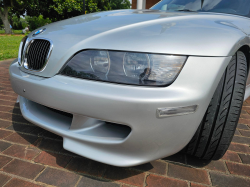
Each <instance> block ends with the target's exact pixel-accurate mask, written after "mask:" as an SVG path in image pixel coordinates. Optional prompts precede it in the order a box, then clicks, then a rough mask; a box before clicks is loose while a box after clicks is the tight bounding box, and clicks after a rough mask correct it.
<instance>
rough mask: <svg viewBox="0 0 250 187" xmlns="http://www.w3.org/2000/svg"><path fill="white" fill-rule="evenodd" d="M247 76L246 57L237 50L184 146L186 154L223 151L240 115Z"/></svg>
mask: <svg viewBox="0 0 250 187" xmlns="http://www.w3.org/2000/svg"><path fill="white" fill-rule="evenodd" d="M246 79H247V60H246V56H245V55H244V53H243V52H241V51H238V52H237V53H236V54H235V55H234V56H233V57H232V59H231V61H230V63H229V65H228V67H227V69H226V71H225V72H224V74H223V76H222V78H221V80H220V83H219V85H218V86H217V89H216V91H215V93H214V95H213V98H212V100H211V102H210V104H209V106H208V109H207V111H206V113H205V115H204V117H203V120H202V122H201V124H200V126H199V128H198V129H197V131H196V133H195V135H194V136H193V138H192V140H191V141H190V142H189V144H188V145H187V146H186V149H185V152H186V153H187V154H190V155H193V156H196V157H199V158H201V159H208V160H218V159H220V158H221V157H222V156H223V155H224V154H225V152H226V151H227V149H228V147H229V145H230V143H231V141H232V138H233V136H234V132H235V129H236V126H237V123H238V120H239V117H240V113H241V107H242V104H243V101H244V94H245V87H246Z"/></svg>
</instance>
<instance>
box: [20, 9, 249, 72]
mask: <svg viewBox="0 0 250 187" xmlns="http://www.w3.org/2000/svg"><path fill="white" fill-rule="evenodd" d="M239 20H240V23H241V25H237V24H235V23H238V22H239ZM244 22H246V19H245V18H244V17H241V16H231V15H225V14H216V13H197V12H163V11H157V10H117V11H107V12H100V13H93V14H88V15H83V16H78V17H74V18H71V19H67V20H63V21H59V22H55V23H52V24H50V25H45V26H44V27H42V28H46V30H45V31H44V32H43V33H41V34H39V35H37V36H34V37H33V36H32V35H33V34H34V33H35V32H36V31H37V30H35V31H34V32H32V33H30V34H29V37H31V38H40V37H41V38H47V39H50V40H51V41H52V42H53V51H52V54H51V57H50V60H49V62H48V65H47V67H46V68H45V69H44V71H43V72H32V71H29V73H32V74H37V75H39V76H44V77H51V76H53V75H55V74H56V73H58V72H59V71H60V69H61V68H62V66H63V65H64V64H65V63H66V62H67V60H68V59H69V58H70V57H72V55H74V54H75V53H77V52H78V51H80V50H84V49H109V50H124V51H136V52H149V53H162V54H178V55H195V56H228V55H231V54H230V53H231V51H232V48H233V44H235V43H237V42H240V41H241V40H242V39H243V38H244V37H246V34H245V32H247V31H245V30H244V29H246V28H244ZM245 25H247V24H245ZM23 70H24V71H27V70H25V69H23Z"/></svg>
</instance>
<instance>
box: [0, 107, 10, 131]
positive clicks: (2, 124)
mask: <svg viewBox="0 0 250 187" xmlns="http://www.w3.org/2000/svg"><path fill="white" fill-rule="evenodd" d="M0 107H1V106H0ZM11 125H12V123H11V122H10V121H5V120H1V119H0V128H6V127H9V126H11Z"/></svg>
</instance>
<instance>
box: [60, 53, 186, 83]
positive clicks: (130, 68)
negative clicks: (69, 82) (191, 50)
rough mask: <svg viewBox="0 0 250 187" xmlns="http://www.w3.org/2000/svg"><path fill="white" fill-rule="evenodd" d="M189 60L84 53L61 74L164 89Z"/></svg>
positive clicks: (179, 57) (153, 56) (163, 56)
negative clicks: (162, 87)
mask: <svg viewBox="0 0 250 187" xmlns="http://www.w3.org/2000/svg"><path fill="white" fill-rule="evenodd" d="M186 59H187V57H186V56H173V55H163V54H149V53H134V52H120V51H119V52H118V51H107V50H85V51H81V52H79V53H77V54H76V55H75V56H74V57H73V58H72V59H70V61H69V62H68V63H67V64H66V66H65V67H64V68H63V69H62V71H61V74H63V75H67V76H72V77H79V78H84V79H92V80H100V81H106V82H114V83H123V84H134V85H149V86H161V85H169V84H171V83H172V82H173V81H174V80H175V79H176V77H177V76H178V74H179V73H180V71H181V69H182V67H183V65H184V63H185V61H186Z"/></svg>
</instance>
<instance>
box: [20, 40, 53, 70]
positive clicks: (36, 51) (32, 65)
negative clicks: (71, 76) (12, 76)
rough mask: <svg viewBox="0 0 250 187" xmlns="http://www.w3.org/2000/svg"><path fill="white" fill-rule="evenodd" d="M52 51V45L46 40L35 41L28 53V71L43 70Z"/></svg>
mask: <svg viewBox="0 0 250 187" xmlns="http://www.w3.org/2000/svg"><path fill="white" fill-rule="evenodd" d="M50 50H51V43H50V42H49V41H48V40H45V39H34V40H33V41H32V42H31V44H30V46H29V48H28V51H27V53H26V58H27V66H26V67H25V68H26V69H30V70H41V69H42V68H43V67H44V66H45V64H46V61H47V60H48V59H47V57H48V54H49V53H50Z"/></svg>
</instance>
